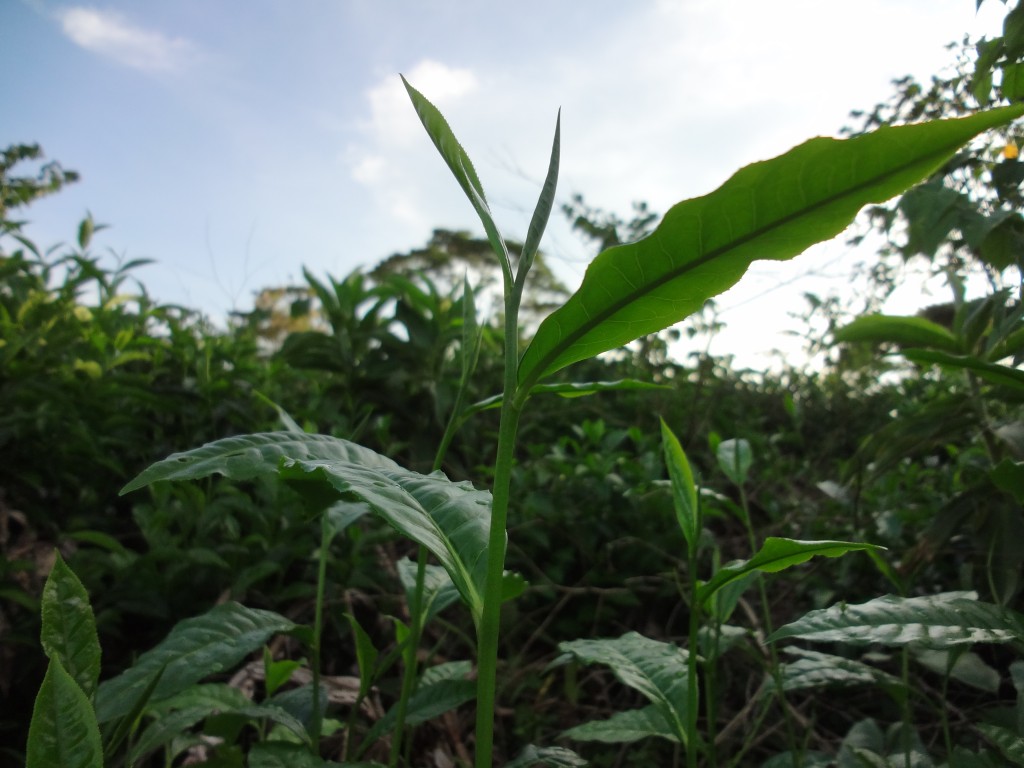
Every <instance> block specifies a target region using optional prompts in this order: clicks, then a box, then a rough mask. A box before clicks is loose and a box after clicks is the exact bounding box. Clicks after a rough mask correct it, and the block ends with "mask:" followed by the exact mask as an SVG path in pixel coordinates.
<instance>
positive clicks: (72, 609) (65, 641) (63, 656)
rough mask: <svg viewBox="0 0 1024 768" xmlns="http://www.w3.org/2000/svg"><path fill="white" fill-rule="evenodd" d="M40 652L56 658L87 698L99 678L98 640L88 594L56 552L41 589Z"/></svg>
mask: <svg viewBox="0 0 1024 768" xmlns="http://www.w3.org/2000/svg"><path fill="white" fill-rule="evenodd" d="M42 614H43V628H42V632H41V640H42V644H43V650H44V651H45V652H46V655H47V656H49V657H50V658H51V659H52V658H54V657H56V658H59V659H60V662H61V666H62V667H63V669H64V671H66V672H67V673H68V674H69V675H71V677H72V678H74V680H75V682H76V683H78V686H79V687H80V688H81V689H82V692H83V693H84V694H85V695H86V697H87V698H89V697H91V696H92V695H93V693H94V692H95V691H96V683H97V682H98V681H99V676H100V641H99V637H98V635H97V634H96V619H95V617H94V616H93V613H92V606H91V605H90V604H89V595H88V593H87V592H86V591H85V587H84V586H82V582H81V581H79V580H78V577H77V576H76V575H75V574H74V572H73V571H72V570H71V569H70V568H69V567H68V566H67V564H66V563H65V562H64V558H62V557H61V556H60V553H59V552H57V553H56V555H55V560H54V563H53V570H51V571H50V575H49V576H48V577H47V579H46V585H45V586H44V587H43V600H42Z"/></svg>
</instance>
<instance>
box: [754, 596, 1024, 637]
mask: <svg viewBox="0 0 1024 768" xmlns="http://www.w3.org/2000/svg"><path fill="white" fill-rule="evenodd" d="M793 637H799V638H803V639H805V640H814V641H817V642H834V643H882V644H884V645H905V644H907V643H918V644H919V645H921V646H923V647H927V648H949V647H951V646H954V645H960V644H965V643H1007V642H1011V641H1013V640H1015V639H1016V640H1019V639H1022V638H1024V619H1022V617H1021V616H1020V614H1017V613H1016V612H1014V611H1010V610H1009V609H1004V608H1000V607H998V606H995V605H991V604H989V603H981V602H978V601H977V600H975V599H973V593H970V592H945V593H941V594H938V595H926V596H924V597H907V598H903V597H895V596H893V595H886V596H885V597H879V598H876V599H874V600H869V601H868V602H866V603H862V604H860V605H846V604H845V603H840V604H839V605H833V606H832V607H831V608H825V609H823V610H818V611H811V612H810V613H808V614H806V615H804V616H803V617H802V618H800V619H797V620H796V621H794V622H792V623H790V624H787V625H786V626H784V627H780V628H779V629H777V630H776V631H775V632H773V633H772V635H771V636H770V637H769V638H768V641H769V642H774V641H777V640H782V639H784V638H793Z"/></svg>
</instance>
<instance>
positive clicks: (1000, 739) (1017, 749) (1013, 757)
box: [975, 723, 1024, 765]
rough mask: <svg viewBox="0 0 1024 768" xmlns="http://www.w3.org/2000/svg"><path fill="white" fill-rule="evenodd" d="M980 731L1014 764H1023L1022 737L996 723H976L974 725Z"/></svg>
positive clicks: (1023, 749)
mask: <svg viewBox="0 0 1024 768" xmlns="http://www.w3.org/2000/svg"><path fill="white" fill-rule="evenodd" d="M975 727H976V728H977V729H978V730H979V731H981V732H982V733H983V734H984V735H985V738H986V739H988V740H989V741H991V742H992V743H993V744H995V745H996V749H998V750H999V752H1000V753H1001V754H1002V756H1003V757H1005V758H1006V759H1007V760H1009V761H1010V762H1011V763H1013V764H1014V765H1024V738H1021V737H1020V736H1018V735H1017V734H1016V733H1014V732H1013V731H1011V730H1010V729H1009V728H1001V727H1000V726H998V725H989V724H988V723H978V724H977V725H976V726H975Z"/></svg>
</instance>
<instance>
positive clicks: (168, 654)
mask: <svg viewBox="0 0 1024 768" xmlns="http://www.w3.org/2000/svg"><path fill="white" fill-rule="evenodd" d="M295 628H296V625H295V624H293V623H292V622H291V621H289V620H288V619H286V618H285V617H284V616H280V615H278V614H276V613H271V612H270V611H260V610H256V609H253V608H246V607H244V606H242V605H239V604H238V603H224V604H223V605H218V606H216V607H215V608H213V609H211V610H210V611H207V612H206V613H205V614H203V615H202V616H196V617H195V618H191V619H185V620H184V621H181V622H179V623H178V624H177V625H176V626H175V627H174V629H172V630H171V632H170V634H168V635H167V637H166V638H164V640H163V641H162V642H161V643H160V644H159V645H157V646H156V647H155V648H153V649H152V650H150V651H147V652H146V653H144V654H142V655H141V656H140V657H139V659H138V661H136V662H135V664H134V665H132V666H131V667H130V668H128V669H127V670H126V671H124V672H122V673H121V674H120V675H118V676H117V677H115V678H113V679H111V680H107V681H105V682H103V683H102V684H101V685H100V687H99V689H98V690H97V692H96V716H97V719H98V720H99V722H101V723H105V722H108V721H110V720H113V719H114V718H117V717H120V716H122V715H124V714H127V713H128V712H129V711H130V709H131V707H132V702H133V701H135V700H137V699H138V696H139V694H140V693H141V692H142V691H143V690H145V688H146V687H147V686H148V685H149V684H150V682H151V680H152V678H153V676H154V675H157V674H159V673H160V671H161V670H163V674H162V676H161V678H160V682H159V683H158V684H157V686H156V688H155V690H154V691H153V696H152V701H154V702H157V701H160V700H161V699H166V698H168V697H170V696H173V695H174V694H176V693H179V692H181V691H183V690H185V689H186V688H188V687H189V686H191V685H192V684H194V683H197V682H199V681H200V680H202V679H203V678H204V677H209V676H210V675H214V674H217V673H219V672H224V671H226V670H228V669H231V668H232V667H233V666H235V665H236V664H237V663H238V662H240V661H241V660H242V659H243V658H245V657H246V656H247V655H248V654H250V653H252V652H253V651H255V650H258V649H259V648H260V647H261V646H262V645H263V644H264V643H265V642H266V641H267V640H268V639H270V637H271V636H273V635H276V634H279V633H282V632H289V631H291V630H293V629H295Z"/></svg>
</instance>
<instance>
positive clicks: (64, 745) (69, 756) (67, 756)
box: [25, 656, 103, 768]
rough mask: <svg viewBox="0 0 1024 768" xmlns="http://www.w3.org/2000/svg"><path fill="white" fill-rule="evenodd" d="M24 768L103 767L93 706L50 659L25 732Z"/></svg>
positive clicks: (98, 731) (59, 666)
mask: <svg viewBox="0 0 1024 768" xmlns="http://www.w3.org/2000/svg"><path fill="white" fill-rule="evenodd" d="M25 766H26V768H54V767H55V766H60V768H102V766H103V748H102V746H101V744H100V729H99V727H98V726H97V724H96V717H95V715H94V714H93V710H92V705H90V704H89V700H88V699H87V698H86V697H85V694H84V693H83V692H82V689H81V688H79V687H78V683H76V682H75V681H74V679H72V677H71V675H69V674H68V673H67V672H66V671H65V670H64V667H63V666H62V665H61V663H60V658H59V657H58V656H54V657H52V658H51V659H50V666H49V667H48V668H47V670H46V676H45V677H44V678H43V684H42V686H40V688H39V694H38V695H37V696H36V703H35V707H34V709H33V710H32V722H31V724H30V725H29V730H28V749H27V750H26V755H25Z"/></svg>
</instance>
